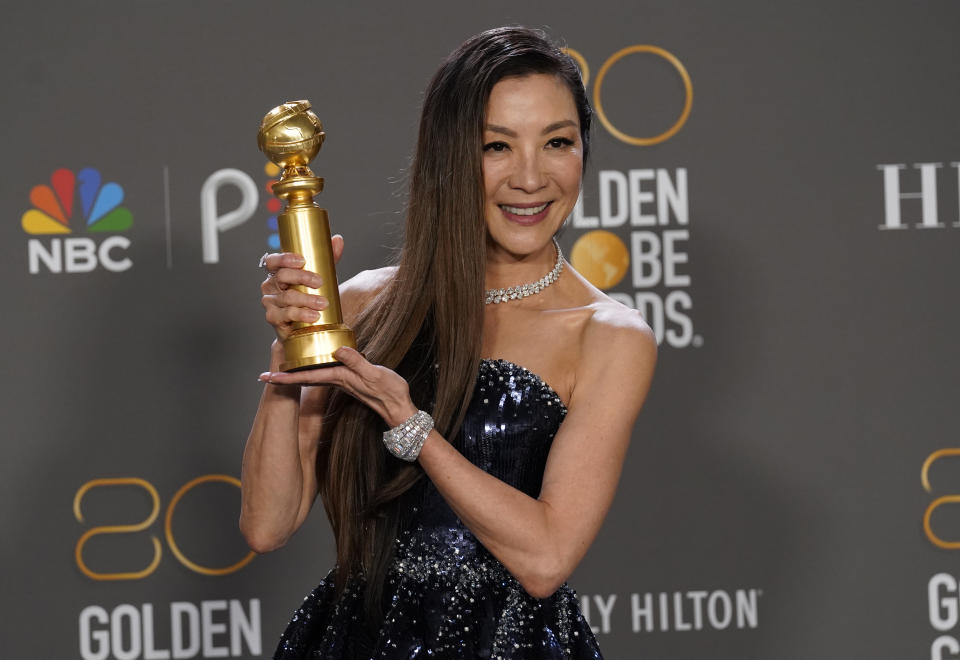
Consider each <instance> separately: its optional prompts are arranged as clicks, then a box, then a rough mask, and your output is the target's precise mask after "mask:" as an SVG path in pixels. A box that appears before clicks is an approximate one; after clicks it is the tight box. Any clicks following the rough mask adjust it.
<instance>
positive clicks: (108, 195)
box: [20, 167, 133, 275]
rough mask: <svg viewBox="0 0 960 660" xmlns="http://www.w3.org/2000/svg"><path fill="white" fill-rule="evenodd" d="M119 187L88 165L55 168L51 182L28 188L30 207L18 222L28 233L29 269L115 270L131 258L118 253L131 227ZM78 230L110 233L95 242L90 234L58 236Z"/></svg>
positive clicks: (123, 248)
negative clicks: (104, 179)
mask: <svg viewBox="0 0 960 660" xmlns="http://www.w3.org/2000/svg"><path fill="white" fill-rule="evenodd" d="M123 199H124V192H123V188H122V187H121V186H120V184H118V183H114V182H112V181H110V182H106V183H104V182H103V178H102V176H101V175H100V172H99V171H98V170H96V169H94V168H92V167H87V168H84V169H82V170H80V171H79V172H76V173H74V172H73V171H72V170H68V169H58V170H56V171H55V172H54V173H53V174H52V175H51V176H50V184H49V185H47V184H40V185H37V186H34V187H33V189H32V190H31V191H30V203H31V204H32V205H33V208H31V209H30V210H28V211H27V212H26V213H24V214H23V217H22V218H21V220H20V224H21V226H22V227H23V230H24V231H25V232H26V233H28V234H30V235H32V236H37V237H39V236H43V237H45V238H31V239H30V240H29V241H28V242H27V255H28V259H29V267H30V273H31V274H34V275H36V274H37V273H39V272H40V271H41V270H42V269H45V270H46V271H47V272H50V273H89V272H91V271H93V270H95V269H96V268H98V267H102V268H104V269H106V270H108V271H111V272H114V273H118V272H122V271H125V270H128V269H129V268H130V267H131V266H132V265H133V262H132V261H131V260H130V258H129V257H127V256H126V255H125V254H123V252H125V251H126V250H127V248H129V247H130V239H129V238H127V237H126V236H123V235H119V234H116V233H115V232H124V231H126V230H127V229H129V228H130V227H131V226H132V225H133V214H132V213H131V212H130V209H128V208H126V207H123V206H121V204H122V203H123ZM78 229H83V230H85V231H86V232H89V233H91V234H101V235H104V234H111V235H107V236H106V237H105V238H102V239H100V240H95V239H94V238H93V237H91V236H65V237H64V236H63V235H64V234H73V233H74V232H75V231H77V230H78Z"/></svg>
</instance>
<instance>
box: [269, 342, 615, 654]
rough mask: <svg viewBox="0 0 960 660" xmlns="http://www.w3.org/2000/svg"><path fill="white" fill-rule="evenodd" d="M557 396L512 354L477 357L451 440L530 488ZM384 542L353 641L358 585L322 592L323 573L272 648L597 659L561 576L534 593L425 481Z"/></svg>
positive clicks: (551, 431)
mask: <svg viewBox="0 0 960 660" xmlns="http://www.w3.org/2000/svg"><path fill="white" fill-rule="evenodd" d="M566 412H567V410H566V407H565V406H564V405H563V402H562V401H561V400H560V397H559V396H558V395H557V393H556V392H554V390H553V389H551V388H550V386H549V385H547V384H546V383H545V382H543V381H542V380H541V379H540V378H539V377H538V376H537V375H536V374H534V373H532V372H530V371H528V370H527V369H524V368H523V367H520V366H518V365H516V364H514V363H512V362H507V361H504V360H483V361H482V362H481V363H480V368H479V373H478V376H477V383H476V387H475V388H474V393H473V398H472V399H471V402H470V405H469V408H468V410H467V413H466V415H465V418H464V422H463V425H462V427H461V431H460V433H459V434H458V435H457V437H456V438H454V439H453V440H452V444H453V445H454V446H455V447H456V448H457V449H458V450H459V451H460V452H461V453H462V454H463V455H464V456H465V457H466V458H467V459H468V460H470V462H472V463H473V464H474V465H476V466H478V467H479V468H481V469H482V470H484V471H485V472H487V473H489V474H491V475H493V476H495V477H497V478H498V479H500V480H502V481H504V482H506V483H507V484H510V485H511V486H513V487H515V488H517V489H519V490H521V491H523V492H524V493H526V494H527V495H530V496H531V497H537V495H538V494H539V491H540V486H541V483H542V481H543V471H544V467H545V465H546V461H547V455H548V453H549V451H550V446H551V444H552V442H553V438H554V435H555V434H556V432H557V430H558V429H559V427H560V423H561V422H562V421H563V419H564V416H565V415H566ZM418 499H419V501H418V504H417V506H416V507H415V508H414V510H413V511H412V514H413V515H412V516H411V517H410V518H409V523H408V524H407V526H406V528H405V529H404V530H402V532H401V534H400V538H398V539H397V544H396V547H395V558H394V561H393V564H392V565H391V568H390V570H389V571H388V576H387V584H386V585H385V589H384V591H385V598H386V599H387V602H386V603H385V606H386V616H385V618H384V621H383V624H382V626H381V628H380V630H379V632H378V634H377V639H376V640H374V641H372V642H370V645H369V646H368V643H367V642H363V643H362V644H361V643H360V642H358V639H360V638H361V637H364V633H363V632H362V631H359V630H358V629H357V621H358V620H360V619H361V618H362V617H360V616H359V615H358V611H359V608H360V601H361V598H360V593H359V592H358V591H357V590H352V591H351V590H348V591H347V592H345V593H344V594H343V595H342V596H341V597H340V598H339V599H337V598H335V597H334V595H333V594H332V592H333V591H334V590H333V582H332V580H333V577H332V574H331V575H330V576H328V577H327V579H326V580H324V582H322V583H321V584H320V586H318V587H317V588H316V589H315V590H314V591H313V593H311V594H310V595H309V596H308V597H307V599H306V600H305V601H304V604H303V606H301V608H300V609H299V610H297V613H296V614H295V615H294V620H293V621H292V622H291V624H290V626H289V627H288V628H287V631H286V632H285V633H284V635H283V637H282V638H281V641H280V646H279V647H278V649H277V655H276V656H275V658H316V659H319V658H335V659H338V660H347V659H348V658H351V659H352V658H387V659H389V660H401V659H403V660H413V659H419V658H440V659H447V658H450V659H453V658H457V659H467V658H470V659H474V658H500V659H504V660H506V659H509V660H520V659H521V658H524V659H541V658H542V659H544V660H546V659H549V660H561V659H564V660H566V659H574V658H591V659H594V660H597V659H600V658H601V656H600V651H599V649H598V648H597V646H596V641H595V640H594V638H593V634H592V633H591V631H590V628H589V626H588V625H587V624H586V622H585V621H584V619H583V617H582V616H581V614H580V610H579V608H578V604H577V600H576V596H575V594H574V593H573V591H572V590H571V589H570V588H569V587H567V586H566V585H563V586H562V587H560V589H559V590H558V591H557V592H556V593H555V594H554V595H553V596H551V597H550V598H546V599H536V598H533V597H532V596H530V595H529V594H527V593H526V591H524V590H523V588H522V587H521V586H520V584H519V582H517V580H516V579H515V578H514V577H513V576H512V575H511V574H510V573H509V572H508V571H507V570H506V568H505V567H504V566H503V564H501V563H500V562H499V561H498V560H497V559H496V558H495V557H493V555H491V554H490V552H489V551H487V549H486V548H485V547H484V546H483V545H482V544H481V543H480V542H479V541H478V540H477V539H476V537H474V535H473V533H472V532H471V531H470V530H469V529H468V528H467V527H466V526H465V525H464V524H463V523H462V522H461V521H460V520H459V519H458V518H457V516H456V514H454V513H453V511H452V510H451V509H450V506H449V505H448V504H447V503H446V501H445V500H444V499H443V497H442V496H441V495H440V493H439V492H438V491H437V489H436V487H435V486H434V485H433V483H432V482H430V481H429V480H427V481H426V482H425V484H424V486H423V488H422V492H421V495H420V497H419V498H418Z"/></svg>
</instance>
